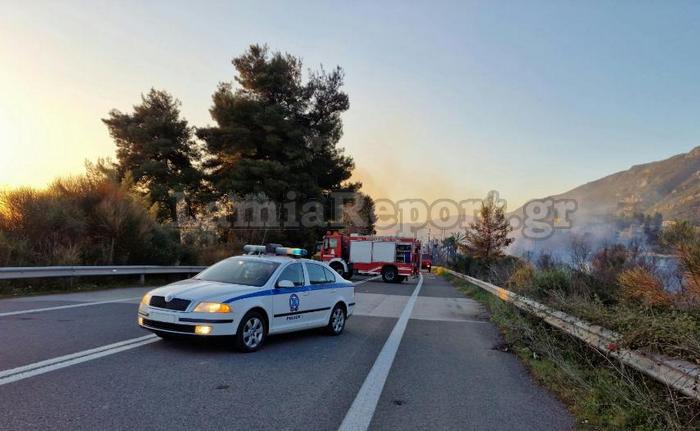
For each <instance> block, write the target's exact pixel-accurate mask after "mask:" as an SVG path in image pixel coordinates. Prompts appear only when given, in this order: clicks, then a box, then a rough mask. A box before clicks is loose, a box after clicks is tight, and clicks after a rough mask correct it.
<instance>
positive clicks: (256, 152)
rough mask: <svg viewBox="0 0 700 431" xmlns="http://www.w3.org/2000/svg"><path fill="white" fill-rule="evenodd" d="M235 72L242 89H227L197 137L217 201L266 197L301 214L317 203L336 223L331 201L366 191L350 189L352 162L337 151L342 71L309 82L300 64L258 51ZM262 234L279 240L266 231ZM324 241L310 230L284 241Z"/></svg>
mask: <svg viewBox="0 0 700 431" xmlns="http://www.w3.org/2000/svg"><path fill="white" fill-rule="evenodd" d="M233 65H234V67H235V69H236V71H237V76H236V77H235V81H236V83H237V84H238V85H237V86H236V88H234V86H233V85H232V84H231V83H222V84H220V85H219V87H218V89H217V91H216V92H215V93H214V95H213V96H212V99H213V106H212V107H211V109H210V113H211V116H212V118H213V119H214V121H215V122H216V125H215V126H214V127H207V128H200V129H198V130H197V136H198V137H199V138H201V139H202V140H203V141H204V144H205V148H206V150H207V152H208V154H209V156H210V157H209V158H208V159H207V161H206V163H205V167H206V170H207V173H208V180H209V182H210V184H211V185H212V189H213V191H214V194H215V197H216V198H221V197H224V196H234V199H235V198H236V197H238V198H240V197H246V196H266V197H267V199H269V200H270V201H272V202H274V203H276V204H277V205H278V206H279V207H281V206H282V203H283V202H286V201H288V200H289V199H290V197H292V199H293V200H295V201H296V202H297V203H298V205H297V211H301V208H302V204H304V203H306V202H309V201H318V202H321V203H322V204H323V206H324V211H325V212H326V214H325V215H326V216H327V217H328V218H330V217H331V216H332V211H331V208H332V202H331V199H330V194H331V193H332V192H338V191H342V192H356V191H357V190H358V189H359V188H360V186H361V184H359V183H350V182H348V180H349V179H350V176H351V175H352V170H353V169H354V162H353V160H352V158H351V157H350V156H347V155H345V154H344V152H343V149H342V148H340V147H338V145H337V144H338V141H339V140H340V138H341V136H342V120H341V118H340V115H341V114H342V113H343V112H344V111H346V110H347V109H348V108H349V106H350V104H349V99H348V96H347V94H345V93H344V92H343V91H341V87H342V85H343V71H342V69H340V68H336V69H334V70H333V71H331V72H326V71H324V70H323V69H321V70H320V71H319V72H313V71H310V72H309V76H308V79H307V80H306V81H304V79H303V77H302V62H301V60H300V59H299V58H297V57H294V56H292V55H290V54H283V53H281V52H274V53H270V51H269V49H268V48H267V46H260V45H251V46H250V47H249V49H248V50H247V51H246V52H245V53H243V54H242V55H241V56H239V57H236V58H235V59H234V60H233ZM290 192H293V193H290ZM280 215H282V214H280ZM287 218H288V217H287V215H282V219H287ZM297 219H298V217H297ZM322 229H323V228H319V229H318V230H322ZM302 231H303V229H302ZM264 235H265V238H266V239H268V240H272V239H273V238H275V237H274V235H273V236H270V234H269V232H268V230H265V233H264ZM318 236H319V232H315V231H314V232H311V231H309V230H308V229H307V230H306V231H305V232H301V231H300V232H296V233H295V234H292V233H291V232H288V233H287V234H285V235H284V236H283V237H281V238H278V240H280V241H301V242H304V243H306V244H313V243H314V242H315V240H316V239H317V237H318Z"/></svg>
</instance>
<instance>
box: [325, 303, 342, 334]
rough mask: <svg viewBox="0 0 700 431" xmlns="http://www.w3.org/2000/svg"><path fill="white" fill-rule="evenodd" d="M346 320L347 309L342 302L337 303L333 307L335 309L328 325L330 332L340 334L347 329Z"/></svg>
mask: <svg viewBox="0 0 700 431" xmlns="http://www.w3.org/2000/svg"><path fill="white" fill-rule="evenodd" d="M345 320H346V317H345V309H344V308H343V307H342V306H341V305H340V304H337V305H336V306H335V307H333V311H331V318H330V320H329V321H328V326H327V327H326V328H327V330H328V333H329V334H331V335H340V333H341V332H343V329H345Z"/></svg>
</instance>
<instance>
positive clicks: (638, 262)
mask: <svg viewBox="0 0 700 431" xmlns="http://www.w3.org/2000/svg"><path fill="white" fill-rule="evenodd" d="M482 213H483V211H482ZM487 217H488V212H487V214H482V216H481V218H482V219H484V218H487ZM644 220H645V221H648V224H649V229H647V230H645V234H646V238H647V239H648V238H651V237H653V238H655V239H656V240H657V242H656V243H654V244H652V246H653V248H654V249H655V250H659V251H662V252H665V253H670V254H671V255H670V256H669V255H666V256H664V259H666V261H669V260H672V261H673V262H675V263H677V268H676V269H675V270H673V271H671V272H669V271H668V267H667V268H665V269H664V268H663V266H662V265H658V264H657V262H656V261H655V259H656V257H657V255H655V254H649V253H645V252H644V250H643V249H642V248H641V247H639V245H637V244H634V243H632V244H630V245H623V244H610V245H605V246H603V247H601V248H600V249H598V250H592V249H591V247H590V246H589V245H588V244H586V243H585V242H584V241H583V240H582V239H580V238H574V241H572V244H571V250H570V256H569V259H568V263H564V262H562V260H563V259H562V257H561V256H559V257H554V256H552V255H550V254H547V253H542V254H540V255H539V256H538V257H537V259H533V258H532V256H530V257H529V258H528V259H521V258H517V257H513V256H498V254H497V253H492V254H489V253H484V250H485V249H487V247H485V246H483V245H484V244H494V243H496V242H497V240H498V238H501V237H502V235H503V232H504V230H503V229H501V230H500V231H498V232H497V231H496V230H494V229H487V228H485V227H484V226H485V225H487V224H485V223H483V222H481V223H480V222H479V220H477V222H476V223H475V224H473V225H472V226H471V227H470V230H469V231H467V233H466V236H465V237H466V240H467V245H466V246H464V245H462V244H463V241H464V240H465V237H459V239H458V237H452V238H451V239H449V238H448V240H446V241H445V243H444V246H445V249H446V250H447V253H446V255H447V256H448V258H449V266H450V267H451V268H452V269H454V270H456V271H458V272H462V273H464V274H467V275H471V276H473V277H476V278H480V279H483V280H486V281H490V282H491V283H493V284H496V285H500V286H505V287H507V288H508V289H510V290H512V291H514V292H516V293H519V294H522V295H525V296H527V297H530V298H533V299H535V300H537V301H539V302H541V303H543V304H546V305H548V306H550V307H552V308H554V309H558V310H562V311H564V312H566V313H568V314H570V315H573V316H577V317H579V318H582V319H584V320H586V321H588V322H591V323H594V324H598V325H600V326H603V327H606V328H608V329H611V330H613V331H616V332H617V333H619V334H620V335H621V340H620V342H619V343H618V344H619V347H621V348H629V349H636V350H643V351H647V352H654V353H661V354H665V355H668V356H671V357H675V358H680V359H684V360H686V361H690V362H691V363H695V364H698V363H700V233H699V232H698V228H696V227H695V226H693V225H692V224H690V223H688V222H682V221H681V222H675V223H672V224H669V225H667V226H666V228H665V229H662V230H660V231H659V230H658V229H656V227H657V226H658V225H659V217H658V216H654V217H646V218H644ZM492 225H493V224H492ZM647 231H648V232H647ZM474 237H478V238H479V241H478V242H477V241H474V240H473V239H471V238H474ZM454 244H457V246H458V247H459V248H460V249H461V250H462V251H465V252H466V253H465V254H457V253H454V252H451V251H450V250H452V249H453V248H454ZM475 244H481V245H482V246H481V247H475ZM479 249H481V250H479ZM664 271H665V272H664ZM438 273H440V271H439V270H438ZM443 276H445V277H446V278H448V279H449V280H450V281H451V282H452V283H453V284H454V285H455V286H457V287H458V288H459V289H460V290H461V291H462V292H464V293H465V294H466V295H468V296H470V297H472V298H474V299H477V300H479V301H481V302H484V303H485V304H486V305H487V306H488V308H489V309H490V310H491V313H492V316H491V318H492V320H493V321H494V322H495V323H496V324H497V325H498V326H499V328H500V329H501V331H502V333H503V337H504V338H505V341H506V345H507V346H509V347H508V349H509V350H512V351H513V352H515V353H516V354H517V355H518V357H520V359H521V360H522V361H523V362H524V363H525V364H526V365H527V366H528V368H529V369H530V370H531V371H532V373H533V375H534V376H535V377H536V378H537V379H538V380H539V381H540V382H542V383H543V384H544V385H546V386H547V387H548V388H550V389H552V390H553V391H554V392H555V393H557V394H558V395H559V396H560V397H561V398H562V399H563V400H564V401H566V402H567V404H568V405H569V406H570V408H571V410H572V412H573V413H574V414H575V415H576V417H577V418H578V425H579V428H580V429H610V430H617V429H641V430H661V429H663V430H684V429H698V428H700V419H698V417H700V402H698V401H697V400H695V399H690V398H688V397H684V396H682V395H680V394H678V393H676V392H674V391H673V390H671V389H670V388H667V387H665V386H664V385H662V384H660V383H658V382H656V381H653V380H652V379H650V378H648V377H646V376H644V375H642V374H640V373H638V372H636V371H634V370H631V369H629V368H627V367H625V366H624V365H622V364H621V363H620V362H618V361H616V360H615V359H613V358H609V357H607V356H606V355H605V354H603V353H601V352H599V351H597V350H595V349H593V348H591V347H589V346H587V345H586V344H584V343H583V342H581V341H579V340H577V339H575V338H574V337H571V336H568V335H567V334H565V333H563V332H561V331H559V330H557V329H554V328H552V327H550V326H548V325H547V324H546V323H544V322H542V321H541V320H540V319H538V318H536V317H533V316H530V315H528V314H527V313H525V312H523V311H520V310H519V309H517V308H516V307H514V306H512V305H510V304H508V303H504V302H502V301H501V300H500V299H498V298H497V297H495V296H492V295H491V294H489V293H487V292H486V291H484V290H482V289H480V288H478V287H476V286H473V285H470V284H468V283H466V282H464V281H462V280H461V279H456V278H454V277H451V276H450V275H449V274H447V273H444V272H443ZM674 280H675V281H676V283H675V285H674V284H671V282H673V281H674ZM669 284H671V286H672V287H669Z"/></svg>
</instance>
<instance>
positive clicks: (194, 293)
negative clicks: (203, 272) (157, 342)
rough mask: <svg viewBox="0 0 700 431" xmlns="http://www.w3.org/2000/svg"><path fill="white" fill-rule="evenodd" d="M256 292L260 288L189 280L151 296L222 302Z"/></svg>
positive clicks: (157, 290)
mask: <svg viewBox="0 0 700 431" xmlns="http://www.w3.org/2000/svg"><path fill="white" fill-rule="evenodd" d="M258 290H260V287H256V286H246V285H242V284H230V283H219V282H217V281H207V280H197V279H195V278H190V279H188V280H182V281H178V282H176V283H172V284H168V285H167V286H163V287H160V288H158V289H155V290H153V291H152V292H151V294H152V295H159V296H171V297H173V298H181V299H189V300H191V301H205V300H206V301H215V302H222V301H225V300H227V299H231V298H235V297H236V296H239V295H245V294H246V293H251V292H255V291H258Z"/></svg>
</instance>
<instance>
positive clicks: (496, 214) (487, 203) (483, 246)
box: [461, 193, 513, 263]
mask: <svg viewBox="0 0 700 431" xmlns="http://www.w3.org/2000/svg"><path fill="white" fill-rule="evenodd" d="M512 230H513V227H512V226H511V225H510V223H509V222H508V220H507V219H506V216H505V207H504V206H503V205H499V204H498V202H497V195H496V194H495V193H489V194H488V196H487V197H486V199H484V201H482V203H481V208H480V209H479V214H478V215H477V216H476V218H475V219H474V221H473V222H472V223H471V224H470V225H469V229H467V231H466V232H465V236H464V242H463V243H462V245H461V248H462V249H463V251H465V252H466V253H468V254H469V255H471V256H473V257H475V258H477V259H480V260H482V261H484V262H485V263H490V262H493V261H494V260H495V259H497V258H499V257H502V256H503V255H504V253H503V250H504V249H505V248H506V247H508V246H509V245H510V244H511V243H512V242H513V238H508V234H509V233H510V232H512Z"/></svg>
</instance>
